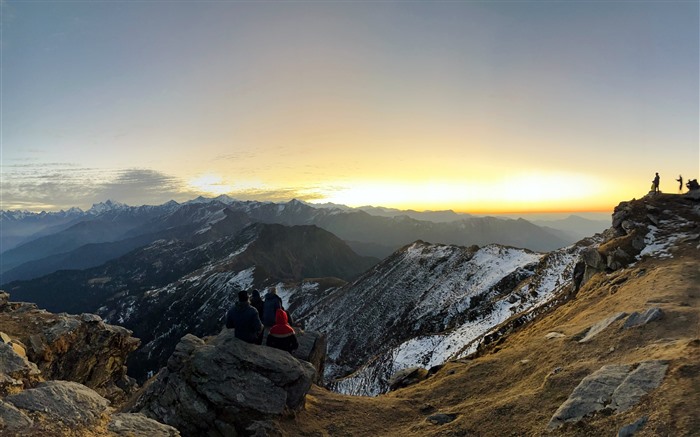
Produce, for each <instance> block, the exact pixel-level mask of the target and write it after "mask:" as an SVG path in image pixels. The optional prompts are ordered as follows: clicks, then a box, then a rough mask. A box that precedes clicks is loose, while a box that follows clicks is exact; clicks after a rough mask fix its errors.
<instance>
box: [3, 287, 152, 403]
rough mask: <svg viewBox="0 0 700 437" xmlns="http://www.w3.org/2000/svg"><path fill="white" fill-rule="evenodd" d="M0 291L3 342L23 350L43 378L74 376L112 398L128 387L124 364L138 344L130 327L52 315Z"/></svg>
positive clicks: (120, 397) (130, 382) (86, 316)
mask: <svg viewBox="0 0 700 437" xmlns="http://www.w3.org/2000/svg"><path fill="white" fill-rule="evenodd" d="M0 293H1V294H0V326H2V330H3V333H4V334H5V337H7V338H8V339H9V341H5V340H3V343H6V344H8V345H10V346H12V347H14V348H17V347H18V345H19V346H21V347H22V348H23V349H26V351H25V353H26V358H27V359H28V360H29V361H30V362H32V363H34V364H36V367H38V369H39V370H40V371H41V374H42V376H43V378H44V379H46V380H67V381H75V382H78V383H81V384H84V385H86V386H88V387H90V388H92V389H94V390H95V391H97V392H98V393H100V395H102V396H105V397H106V398H108V399H110V400H111V401H115V402H119V401H121V400H123V399H124V398H125V397H126V396H127V395H128V394H129V393H131V392H132V391H134V389H135V387H136V383H135V381H134V380H133V379H131V378H129V377H128V376H127V375H126V366H125V362H126V358H127V356H128V354H129V353H131V352H132V351H134V350H135V349H136V348H137V347H138V345H139V340H138V339H136V338H133V337H132V336H131V331H129V330H127V329H125V328H122V327H120V326H113V325H108V324H105V323H104V322H103V321H102V319H101V318H100V317H99V316H96V315H94V314H82V315H80V316H75V315H68V314H65V313H61V314H52V313H49V312H46V311H44V310H40V309H37V307H36V305H34V304H30V303H24V302H9V295H8V294H7V293H4V292H0ZM20 355H21V353H20Z"/></svg>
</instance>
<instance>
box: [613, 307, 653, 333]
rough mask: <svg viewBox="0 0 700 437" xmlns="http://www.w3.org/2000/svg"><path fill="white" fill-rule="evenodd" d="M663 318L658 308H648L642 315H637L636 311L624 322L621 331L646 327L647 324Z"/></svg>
mask: <svg viewBox="0 0 700 437" xmlns="http://www.w3.org/2000/svg"><path fill="white" fill-rule="evenodd" d="M661 316H663V311H662V310H661V308H659V307H654V308H649V309H648V310H646V311H644V312H643V313H641V314H640V313H638V312H637V311H635V312H633V313H632V314H630V316H629V317H627V320H625V324H624V325H622V328H623V329H629V328H635V327H637V326H643V325H646V324H647V323H649V322H653V321H654V320H657V319H660V318H661Z"/></svg>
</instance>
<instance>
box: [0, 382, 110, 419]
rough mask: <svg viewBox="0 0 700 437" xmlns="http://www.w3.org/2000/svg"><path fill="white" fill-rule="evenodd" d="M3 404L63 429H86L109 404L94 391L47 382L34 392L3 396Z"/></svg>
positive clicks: (74, 383)
mask: <svg viewBox="0 0 700 437" xmlns="http://www.w3.org/2000/svg"><path fill="white" fill-rule="evenodd" d="M4 400H5V401H6V402H9V403H11V404H13V405H14V406H15V407H17V408H20V409H22V410H27V411H31V412H38V413H43V414H46V415H47V416H48V419H50V420H54V421H61V422H63V423H65V424H67V425H71V426H74V425H90V424H93V423H95V422H97V421H98V420H99V419H100V418H101V417H102V415H103V414H105V413H106V410H107V407H108V406H109V401H108V400H107V399H105V398H103V397H102V396H100V395H99V394H97V393H96V392H95V391H94V390H91V389H89V388H87V387H85V386H84V385H81V384H78V383H76V382H70V381H47V382H42V383H40V384H39V385H38V386H37V387H36V388H32V389H28V390H24V391H23V392H21V393H17V394H14V395H10V396H7V397H6V398H5V399H4Z"/></svg>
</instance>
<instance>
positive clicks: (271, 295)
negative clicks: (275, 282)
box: [262, 287, 284, 328]
mask: <svg viewBox="0 0 700 437" xmlns="http://www.w3.org/2000/svg"><path fill="white" fill-rule="evenodd" d="M282 309H284V308H283V307H282V298H281V297H279V296H278V295H277V290H276V289H275V287H270V288H269V289H268V291H267V294H266V295H265V302H264V304H263V315H262V322H263V325H265V326H266V327H267V328H270V327H271V326H272V325H274V324H275V316H276V315H277V310H282Z"/></svg>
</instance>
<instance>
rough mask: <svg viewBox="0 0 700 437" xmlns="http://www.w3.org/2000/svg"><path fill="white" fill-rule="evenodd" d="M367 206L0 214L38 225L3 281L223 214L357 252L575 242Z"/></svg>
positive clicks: (98, 256) (201, 204)
mask: <svg viewBox="0 0 700 437" xmlns="http://www.w3.org/2000/svg"><path fill="white" fill-rule="evenodd" d="M366 209H367V210H368V211H370V212H371V213H372V214H370V213H368V212H366V211H363V210H361V209H349V208H347V207H343V208H328V207H324V208H321V207H313V206H310V205H308V204H306V203H304V202H300V201H297V200H292V201H290V202H286V203H280V204H277V203H271V202H255V201H236V200H234V199H231V198H229V197H227V196H219V197H217V198H216V199H206V198H197V199H193V200H191V201H189V202H185V203H183V204H178V203H177V202H173V201H171V202H167V203H165V204H163V205H158V206H139V207H131V206H127V205H124V204H120V203H116V202H110V201H107V202H104V203H101V204H96V205H94V206H93V207H92V208H91V209H90V210H88V211H87V212H82V211H80V210H77V209H76V210H71V211H72V212H71V213H70V214H69V216H70V220H68V219H67V218H65V219H61V220H65V221H63V222H61V221H60V220H59V221H58V222H57V220H58V219H57V218H56V217H58V216H54V215H52V214H47V213H42V214H31V213H17V212H3V213H2V216H0V220H3V221H2V224H3V229H4V232H8V233H9V234H11V235H14V234H17V233H22V232H23V231H22V229H25V230H26V229H27V227H28V226H29V227H32V228H33V229H34V228H36V229H39V228H41V229H42V230H41V232H40V233H37V234H34V238H33V239H32V238H31V237H28V236H27V237H24V242H23V243H22V244H19V245H18V246H16V247H14V248H12V249H10V250H6V251H4V252H3V253H2V257H0V284H2V283H6V282H9V281H13V280H18V279H32V278H35V277H38V276H41V275H44V274H47V273H51V272H53V271H56V270H59V269H82V268H89V267H93V266H97V265H100V264H101V263H102V262H105V261H107V260H109V259H114V258H116V257H118V256H121V255H123V254H125V253H126V252H128V251H129V250H132V249H135V248H137V247H139V244H141V245H146V244H149V243H151V242H153V241H155V240H156V239H158V238H161V237H160V236H159V235H164V233H166V234H167V233H171V232H172V231H173V229H178V228H182V229H185V228H187V229H190V228H192V229H193V228H198V229H197V230H196V231H199V232H202V233H204V232H206V231H207V230H208V229H210V228H217V229H219V231H220V232H223V234H230V233H231V232H234V231H236V230H237V229H233V228H231V229H229V230H224V229H221V227H220V226H218V227H217V226H213V225H214V224H217V223H218V222H219V221H220V220H223V219H224V218H227V217H228V219H227V220H229V221H230V220H234V219H233V217H234V216H235V217H236V219H235V220H236V221H237V222H238V223H241V224H243V223H245V224H247V223H251V222H260V223H278V224H283V225H289V226H291V225H316V226H318V227H321V228H323V229H326V230H327V231H329V232H332V233H334V234H335V235H337V236H338V237H340V238H341V239H343V240H345V241H347V242H348V243H349V244H351V246H352V247H353V249H354V250H356V251H357V252H358V253H360V254H362V255H367V256H374V257H378V258H384V257H386V256H388V255H390V254H391V253H393V252H394V251H395V250H396V249H398V248H400V247H402V246H404V245H406V244H409V243H411V242H413V241H416V240H423V241H429V242H431V243H442V244H458V245H464V246H469V245H472V244H478V245H486V244H491V243H497V244H502V245H508V246H514V247H522V248H526V249H530V250H536V251H549V250H555V249H558V248H561V247H564V246H567V245H569V244H572V243H573V242H575V241H576V239H575V238H573V237H572V236H571V234H570V233H562V232H561V231H558V230H553V229H551V228H543V227H539V226H536V225H534V224H532V223H530V222H528V221H526V220H523V219H517V220H513V219H499V218H494V217H470V216H466V215H462V214H456V213H454V212H452V211H437V212H430V211H428V212H421V213H418V212H415V211H398V210H391V209H387V208H370V207H366ZM399 212H400V213H401V214H399V215H396V214H397V213H399ZM373 214H380V215H373ZM64 215H65V214H64ZM42 217H43V218H42ZM42 220H46V223H43V222H42ZM431 220H434V221H431ZM59 222H60V223H61V224H60V225H58V224H56V223H59ZM29 223H31V226H30V224H29ZM42 223H43V224H42ZM239 229H240V228H239ZM52 230H53V231H55V232H52ZM223 234H222V235H223Z"/></svg>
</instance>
